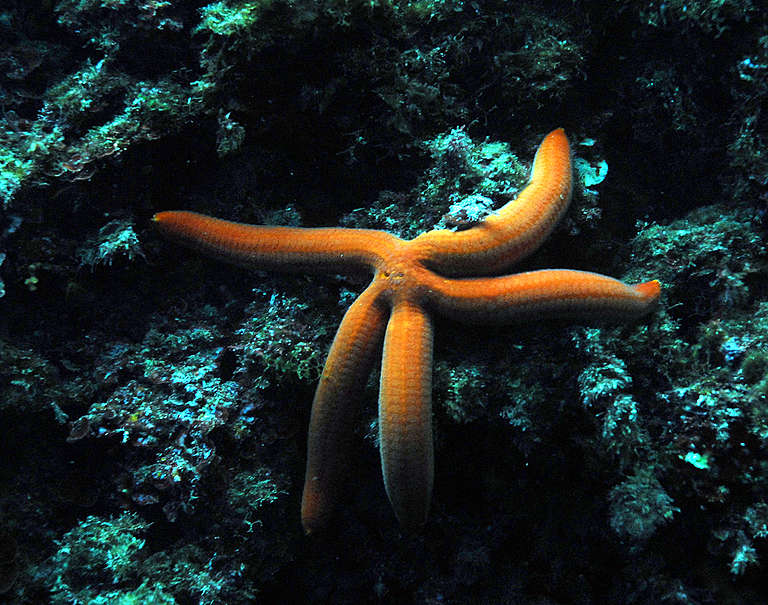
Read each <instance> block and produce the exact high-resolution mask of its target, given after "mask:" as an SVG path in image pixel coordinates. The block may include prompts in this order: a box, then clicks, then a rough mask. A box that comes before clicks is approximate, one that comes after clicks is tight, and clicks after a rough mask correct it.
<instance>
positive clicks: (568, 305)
mask: <svg viewBox="0 0 768 605" xmlns="http://www.w3.org/2000/svg"><path fill="white" fill-rule="evenodd" d="M429 288H430V289H429V294H428V297H429V299H430V302H431V304H432V305H433V307H434V308H436V309H437V310H438V311H439V312H441V313H444V314H445V315H447V316H449V317H454V318H455V319H458V320H459V321H465V322H483V323H496V324H500V323H506V322H510V321H514V320H517V319H525V318H547V317H557V318H561V317H563V318H574V317H575V318H586V319H611V320H613V319H615V320H631V319H635V318H637V317H640V316H642V315H645V314H646V313H649V312H650V311H652V310H653V309H654V308H655V306H656V304H657V302H658V299H659V295H660V291H661V286H660V284H659V282H658V281H656V280H653V281H649V282H645V283H642V284H636V285H628V284H625V283H624V282H621V281H619V280H617V279H613V278H612V277H607V276H605V275H600V274H598V273H591V272H588V271H572V270H567V269H545V270H542V271H529V272H527V273H517V274H515V275H506V276H503V277H489V278H479V279H446V278H439V277H438V278H435V279H433V280H432V282H431V283H430V284H429Z"/></svg>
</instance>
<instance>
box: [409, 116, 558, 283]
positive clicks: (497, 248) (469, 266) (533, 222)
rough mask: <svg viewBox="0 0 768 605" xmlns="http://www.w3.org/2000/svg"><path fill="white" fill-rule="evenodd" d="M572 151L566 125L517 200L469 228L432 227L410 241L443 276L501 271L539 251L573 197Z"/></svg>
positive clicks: (547, 145) (541, 153) (544, 147)
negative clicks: (450, 229)
mask: <svg viewBox="0 0 768 605" xmlns="http://www.w3.org/2000/svg"><path fill="white" fill-rule="evenodd" d="M572 180H573V179H572V169H571V151H570V147H569V145H568V138H567V137H566V136H565V132H563V129H562V128H558V129H557V130H555V131H553V132H551V133H549V134H548V135H547V136H546V137H545V138H544V140H543V141H542V143H541V145H540V146H539V150H538V151H537V152H536V158H535V159H534V161H533V169H532V171H531V180H530V182H529V183H528V185H527V186H526V187H525V189H523V190H522V191H521V192H520V194H519V195H518V196H517V198H516V199H514V200H513V201H511V202H509V203H508V204H506V205H504V206H503V207H502V208H501V209H499V210H498V211H497V212H496V213H495V214H492V215H490V216H488V217H487V218H486V219H485V220H484V221H482V222H481V223H480V224H478V225H475V226H474V227H472V228H471V229H468V230H466V231H457V232H454V231H448V230H442V229H441V230H434V231H428V232H427V233H424V234H422V235H420V236H418V237H417V238H415V239H414V240H413V241H412V242H411V245H412V246H414V247H415V248H416V249H417V253H418V254H419V255H420V256H421V257H422V258H423V259H424V262H425V263H426V264H427V266H429V267H430V268H431V269H433V270H435V271H437V272H439V273H442V274H445V275H469V274H472V273H474V274H477V273H481V274H488V273H494V272H498V271H500V270H502V269H504V268H506V267H508V266H509V265H511V264H512V263H514V262H516V261H518V260H520V259H521V258H523V257H525V256H527V255H529V254H530V253H532V252H533V251H534V250H536V249H537V248H538V247H539V246H540V245H541V244H542V242H543V241H544V240H545V239H546V238H547V236H548V235H549V234H550V233H551V232H552V230H553V229H554V227H555V225H556V224H557V222H558V221H559V220H560V217H562V216H563V214H564V213H565V211H566V210H567V208H568V204H569V203H570V201H571V190H572V187H573V185H572Z"/></svg>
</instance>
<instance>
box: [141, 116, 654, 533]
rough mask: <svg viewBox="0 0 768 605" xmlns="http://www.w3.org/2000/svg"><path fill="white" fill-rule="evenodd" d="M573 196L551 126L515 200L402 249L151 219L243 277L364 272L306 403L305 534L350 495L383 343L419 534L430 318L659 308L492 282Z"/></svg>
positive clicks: (573, 284) (405, 513) (563, 144)
mask: <svg viewBox="0 0 768 605" xmlns="http://www.w3.org/2000/svg"><path fill="white" fill-rule="evenodd" d="M571 190H572V169H571V157H570V148H569V144H568V139H567V138H566V135H565V133H564V132H563V130H562V129H558V130H555V131H553V132H551V133H550V134H548V135H547V136H546V137H545V138H544V140H543V141H542V143H541V145H540V146H539V149H538V151H537V152H536V157H535V159H534V162H533V168H532V171H531V178H530V181H529V183H528V185H527V186H526V187H525V188H524V189H523V190H522V191H521V192H520V194H519V195H518V196H517V198H516V199H515V200H513V201H511V202H509V203H508V204H506V205H504V206H503V207H502V208H500V209H499V210H498V211H496V212H495V213H494V214H491V215H489V216H488V217H486V218H485V219H484V220H482V221H481V222H479V223H478V224H476V225H474V226H472V227H471V228H469V229H467V230H465V231H456V232H454V231H449V230H432V231H428V232H425V233H422V234H421V235H419V236H418V237H416V238H414V239H412V240H403V239H400V238H399V237H396V236H394V235H392V234H390V233H387V232H385V231H378V230H372V229H348V228H294V227H273V226H263V225H246V224H242V223H235V222H231V221H225V220H221V219H217V218H213V217H209V216H205V215H202V214H197V213H194V212H186V211H166V212H160V213H158V214H156V215H155V216H154V217H153V220H154V221H155V224H156V225H157V227H158V228H159V230H160V231H161V232H162V233H163V234H164V235H166V236H168V237H169V238H171V239H173V240H176V241H178V242H179V243H181V244H184V245H187V246H190V247H192V248H195V249H197V250H199V251H201V252H203V253H204V254H208V255H210V256H213V257H216V258H219V259H221V260H224V261H227V262H231V263H234V264H237V265H241V266H245V267H248V268H251V269H259V270H271V271H292V272H296V271H300V272H306V271H308V272H325V273H340V272H344V271H358V270H361V269H362V270H368V271H370V272H372V273H373V279H372V281H371V283H370V285H369V286H368V287H367V288H366V289H365V290H364V291H363V293H362V294H360V296H359V297H358V298H357V300H355V302H354V303H353V304H352V305H351V306H350V307H349V309H348V310H347V312H346V314H345V315H344V318H343V320H342V321H341V324H340V326H339V328H338V331H337V332H336V336H335V338H334V340H333V344H332V345H331V349H330V352H329V353H328V358H327V360H326V362H325V367H324V369H323V372H322V375H321V377H320V382H319V384H318V386H317V391H316V392H315V397H314V402H313V403H312V412H311V415H310V422H309V434H308V438H307V467H306V474H305V480H304V493H303V496H302V504H301V520H302V525H303V527H304V531H305V532H306V533H312V532H314V531H316V530H318V529H320V528H322V527H323V526H325V525H326V524H327V523H328V521H329V519H330V516H331V514H332V512H333V509H334V505H335V501H336V498H337V496H338V494H339V491H340V490H341V489H343V488H344V487H345V485H344V481H345V479H344V472H343V470H344V465H345V462H346V460H345V453H346V447H345V446H346V444H347V443H348V441H349V436H350V434H351V433H352V429H353V426H352V424H353V419H354V414H353V411H354V405H355V403H354V402H355V401H356V400H358V399H359V398H360V396H361V392H362V389H363V388H364V386H365V383H366V379H367V376H368V374H369V373H370V371H371V368H372V365H373V362H374V359H375V357H376V354H377V352H378V351H379V347H380V346H381V345H382V343H383V356H382V363H381V375H380V386H379V408H378V414H379V448H380V453H381V469H382V474H383V476H384V486H385V488H386V492H387V496H388V497H389V500H390V502H391V504H392V507H393V509H394V512H395V516H396V517H397V519H398V521H399V522H400V524H401V526H403V527H404V528H407V529H416V528H419V527H421V526H422V525H423V524H424V523H425V522H426V519H427V513H428V510H429V505H430V500H431V495H432V483H433V474H434V454H433V442H432V411H431V389H432V377H431V374H432V343H433V326H432V316H433V315H435V314H436V315H441V316H445V317H449V318H454V319H456V320H458V321H460V322H464V323H470V324H472V323H480V324H505V323H509V322H513V321H516V320H520V319H542V318H547V317H557V318H560V317H571V318H580V319H613V320H632V319H635V318H638V317H640V316H642V315H644V314H646V313H648V312H650V311H651V310H652V309H653V308H654V306H655V304H656V302H657V300H658V298H659V294H660V284H659V282H658V281H656V280H653V281H649V282H645V283H641V284H637V285H628V284H625V283H623V282H621V281H618V280H616V279H613V278H611V277H607V276H604V275H599V274H597V273H590V272H586V271H573V270H567V269H547V270H539V271H529V272H525V273H517V274H512V275H501V276H499V273H500V272H502V271H504V270H505V269H507V267H509V266H510V265H511V264H512V263H515V262H517V261H519V260H520V259H522V258H523V257H525V256H527V255H529V254H530V253H531V252H533V251H534V250H536V249H537V248H538V247H539V245H540V244H541V243H542V242H543V241H544V240H545V239H546V238H547V237H548V236H549V234H550V233H551V231H552V229H553V228H554V227H555V225H556V223H557V221H558V220H559V219H560V218H561V217H562V215H563V214H564V212H565V210H566V209H567V207H568V204H569V203H570V199H571ZM493 274H495V275H496V276H494V277H484V276H486V275H493ZM468 276H471V277H468Z"/></svg>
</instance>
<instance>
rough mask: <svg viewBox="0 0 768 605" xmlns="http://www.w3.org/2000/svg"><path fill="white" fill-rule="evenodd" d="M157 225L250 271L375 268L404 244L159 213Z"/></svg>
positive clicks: (342, 232) (366, 233) (343, 232)
mask: <svg viewBox="0 0 768 605" xmlns="http://www.w3.org/2000/svg"><path fill="white" fill-rule="evenodd" d="M152 220H153V221H154V222H155V224H156V226H157V228H158V229H159V230H160V232H161V233H163V234H164V235H166V236H167V237H168V238H170V239H173V240H176V241H178V242H179V243H181V244H183V245H186V246H189V247H191V248H195V249H197V250H200V251H201V252H203V253H204V254H207V255H208V256H213V257H215V258H219V259H221V260H224V261H227V262H231V263H234V264H237V265H242V266H245V267H248V268H250V269H262V270H271V269H279V270H281V271H312V270H315V271H324V272H333V271H337V270H340V269H344V268H349V267H353V268H363V267H374V266H377V265H378V264H379V263H380V262H381V261H380V259H381V255H382V254H386V253H387V251H389V250H391V249H392V248H393V247H394V246H395V245H396V243H397V242H400V241H401V240H400V239H398V238H397V237H395V236H394V235H391V234H389V233H386V232H385V231H377V230H373V229H345V228H341V227H339V228H302V227H269V226H263V225H246V224H243V223H235V222H232V221H225V220H222V219H217V218H213V217H210V216H206V215H204V214H198V213H196V212H186V211H167V212H159V213H158V214H156V215H155V216H154V217H153V219H152Z"/></svg>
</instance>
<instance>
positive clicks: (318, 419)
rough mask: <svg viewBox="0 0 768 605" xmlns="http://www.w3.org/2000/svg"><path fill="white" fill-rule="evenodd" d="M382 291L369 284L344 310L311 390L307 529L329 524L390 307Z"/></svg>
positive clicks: (305, 504)
mask: <svg viewBox="0 0 768 605" xmlns="http://www.w3.org/2000/svg"><path fill="white" fill-rule="evenodd" d="M380 291H381V288H380V287H379V286H378V284H376V283H374V284H372V285H371V286H369V287H368V288H367V289H366V290H365V291H364V292H363V293H362V294H361V295H360V297H359V298H358V299H357V300H356V301H355V302H354V303H353V304H352V306H351V307H349V309H348V310H347V313H346V314H345V315H344V319H343V320H342V322H341V325H340V326H339V329H338V331H337V332H336V336H335V338H334V339H333V344H332V345H331V350H330V352H329V353H328V359H327V360H326V362H325V367H324V368H323V373H322V376H321V377H320V383H319V384H318V387H317V391H316V392H315V399H314V402H313V403H312V413H311V416H310V421H309V434H308V437H307V468H306V475H305V478H304V493H303V495H302V500H301V524H302V526H303V527H304V531H305V533H307V534H309V533H312V532H313V531H315V530H318V529H320V528H322V527H323V526H324V525H326V524H327V522H328V519H329V517H330V516H331V514H332V512H333V508H334V505H335V502H336V497H337V494H338V492H339V489H340V488H341V487H342V485H343V480H344V466H345V457H346V456H347V453H348V441H349V439H350V437H351V433H352V424H353V422H354V418H355V409H356V403H357V401H358V400H359V399H360V396H361V394H362V391H363V388H364V387H365V383H366V379H367V378H368V375H369V374H370V372H371V367H372V365H373V360H374V358H375V357H376V352H377V351H378V350H379V346H380V345H381V341H382V339H383V338H384V329H385V327H386V324H387V312H388V309H387V306H386V304H385V303H383V302H382V301H381V299H380V296H379V294H380Z"/></svg>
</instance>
